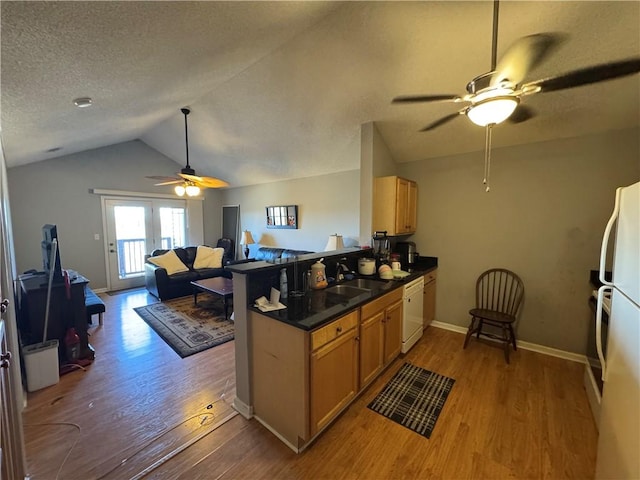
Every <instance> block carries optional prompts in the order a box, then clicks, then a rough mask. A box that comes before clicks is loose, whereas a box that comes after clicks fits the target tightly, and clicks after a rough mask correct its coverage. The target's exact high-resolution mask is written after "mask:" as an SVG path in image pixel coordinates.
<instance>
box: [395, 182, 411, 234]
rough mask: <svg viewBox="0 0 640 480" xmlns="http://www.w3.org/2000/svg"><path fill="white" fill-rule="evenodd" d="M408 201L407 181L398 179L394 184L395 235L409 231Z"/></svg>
mask: <svg viewBox="0 0 640 480" xmlns="http://www.w3.org/2000/svg"><path fill="white" fill-rule="evenodd" d="M408 201H409V181H408V180H405V179H404V178H398V180H397V184H396V233H406V232H407V231H408V230H409V228H408V227H409V226H408V220H409V219H408V218H407V207H408Z"/></svg>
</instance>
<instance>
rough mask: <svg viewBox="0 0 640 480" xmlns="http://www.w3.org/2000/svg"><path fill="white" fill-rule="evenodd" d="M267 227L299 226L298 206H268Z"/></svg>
mask: <svg viewBox="0 0 640 480" xmlns="http://www.w3.org/2000/svg"><path fill="white" fill-rule="evenodd" d="M267 228H298V206H297V205H280V206H271V207H267Z"/></svg>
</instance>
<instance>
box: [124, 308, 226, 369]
mask: <svg viewBox="0 0 640 480" xmlns="http://www.w3.org/2000/svg"><path fill="white" fill-rule="evenodd" d="M202 296H203V297H204V295H202ZM198 305H199V306H198V307H196V306H195V305H194V304H193V296H188V297H181V298H174V299H172V300H167V301H166V302H162V303H154V304H152V305H147V306H146V307H137V308H134V310H135V311H136V313H137V314H138V315H140V317H142V319H143V320H144V321H145V322H147V324H149V326H150V327H151V328H153V329H154V330H155V331H156V333H157V334H158V335H160V336H161V337H162V339H163V340H164V341H165V342H167V344H168V345H169V346H170V347H171V348H173V349H174V350H175V352H176V353H177V354H178V355H180V356H181V357H182V358H184V357H188V356H189V355H193V354H194V353H198V352H202V351H203V350H207V349H209V348H211V347H215V346H216V345H220V344H221V343H225V342H228V341H230V340H233V338H234V335H233V334H234V328H233V322H232V321H230V320H225V318H224V312H223V311H222V306H221V302H219V301H213V300H209V301H208V300H205V299H200V298H199V299H198Z"/></svg>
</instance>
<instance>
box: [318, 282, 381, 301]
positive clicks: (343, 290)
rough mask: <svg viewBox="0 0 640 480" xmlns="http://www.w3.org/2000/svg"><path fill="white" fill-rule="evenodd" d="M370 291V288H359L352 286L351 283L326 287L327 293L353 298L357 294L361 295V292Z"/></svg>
mask: <svg viewBox="0 0 640 480" xmlns="http://www.w3.org/2000/svg"><path fill="white" fill-rule="evenodd" d="M370 291H371V289H370V288H361V287H354V286H351V285H344V284H341V285H334V286H333V287H329V288H327V290H326V292H327V293H334V294H336V295H342V296H343V297H348V298H354V297H357V296H358V295H362V294H363V293H369V292H370Z"/></svg>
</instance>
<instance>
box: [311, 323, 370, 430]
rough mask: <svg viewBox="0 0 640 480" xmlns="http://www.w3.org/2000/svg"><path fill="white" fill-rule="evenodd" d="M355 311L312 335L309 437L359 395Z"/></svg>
mask: <svg viewBox="0 0 640 480" xmlns="http://www.w3.org/2000/svg"><path fill="white" fill-rule="evenodd" d="M358 313H359V312H358V311H355V312H351V313H349V314H347V315H345V316H344V317H341V318H339V319H337V320H335V321H333V322H331V323H330V324H328V325H326V326H325V327H322V328H321V329H319V330H317V331H315V332H312V334H311V345H312V348H313V349H314V350H313V351H312V352H311V361H310V374H311V376H310V390H311V391H310V401H311V403H310V414H311V415H310V424H311V435H314V434H316V433H317V432H319V431H320V430H322V429H323V428H324V427H325V426H326V425H327V424H328V423H329V422H330V421H331V420H333V419H334V418H335V417H336V415H338V413H340V412H341V411H342V409H343V408H344V407H346V406H347V405H348V404H349V403H350V402H351V400H352V399H353V398H354V397H355V396H356V393H357V392H358V339H357V336H358V328H357V327H358V318H359V315H358Z"/></svg>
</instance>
